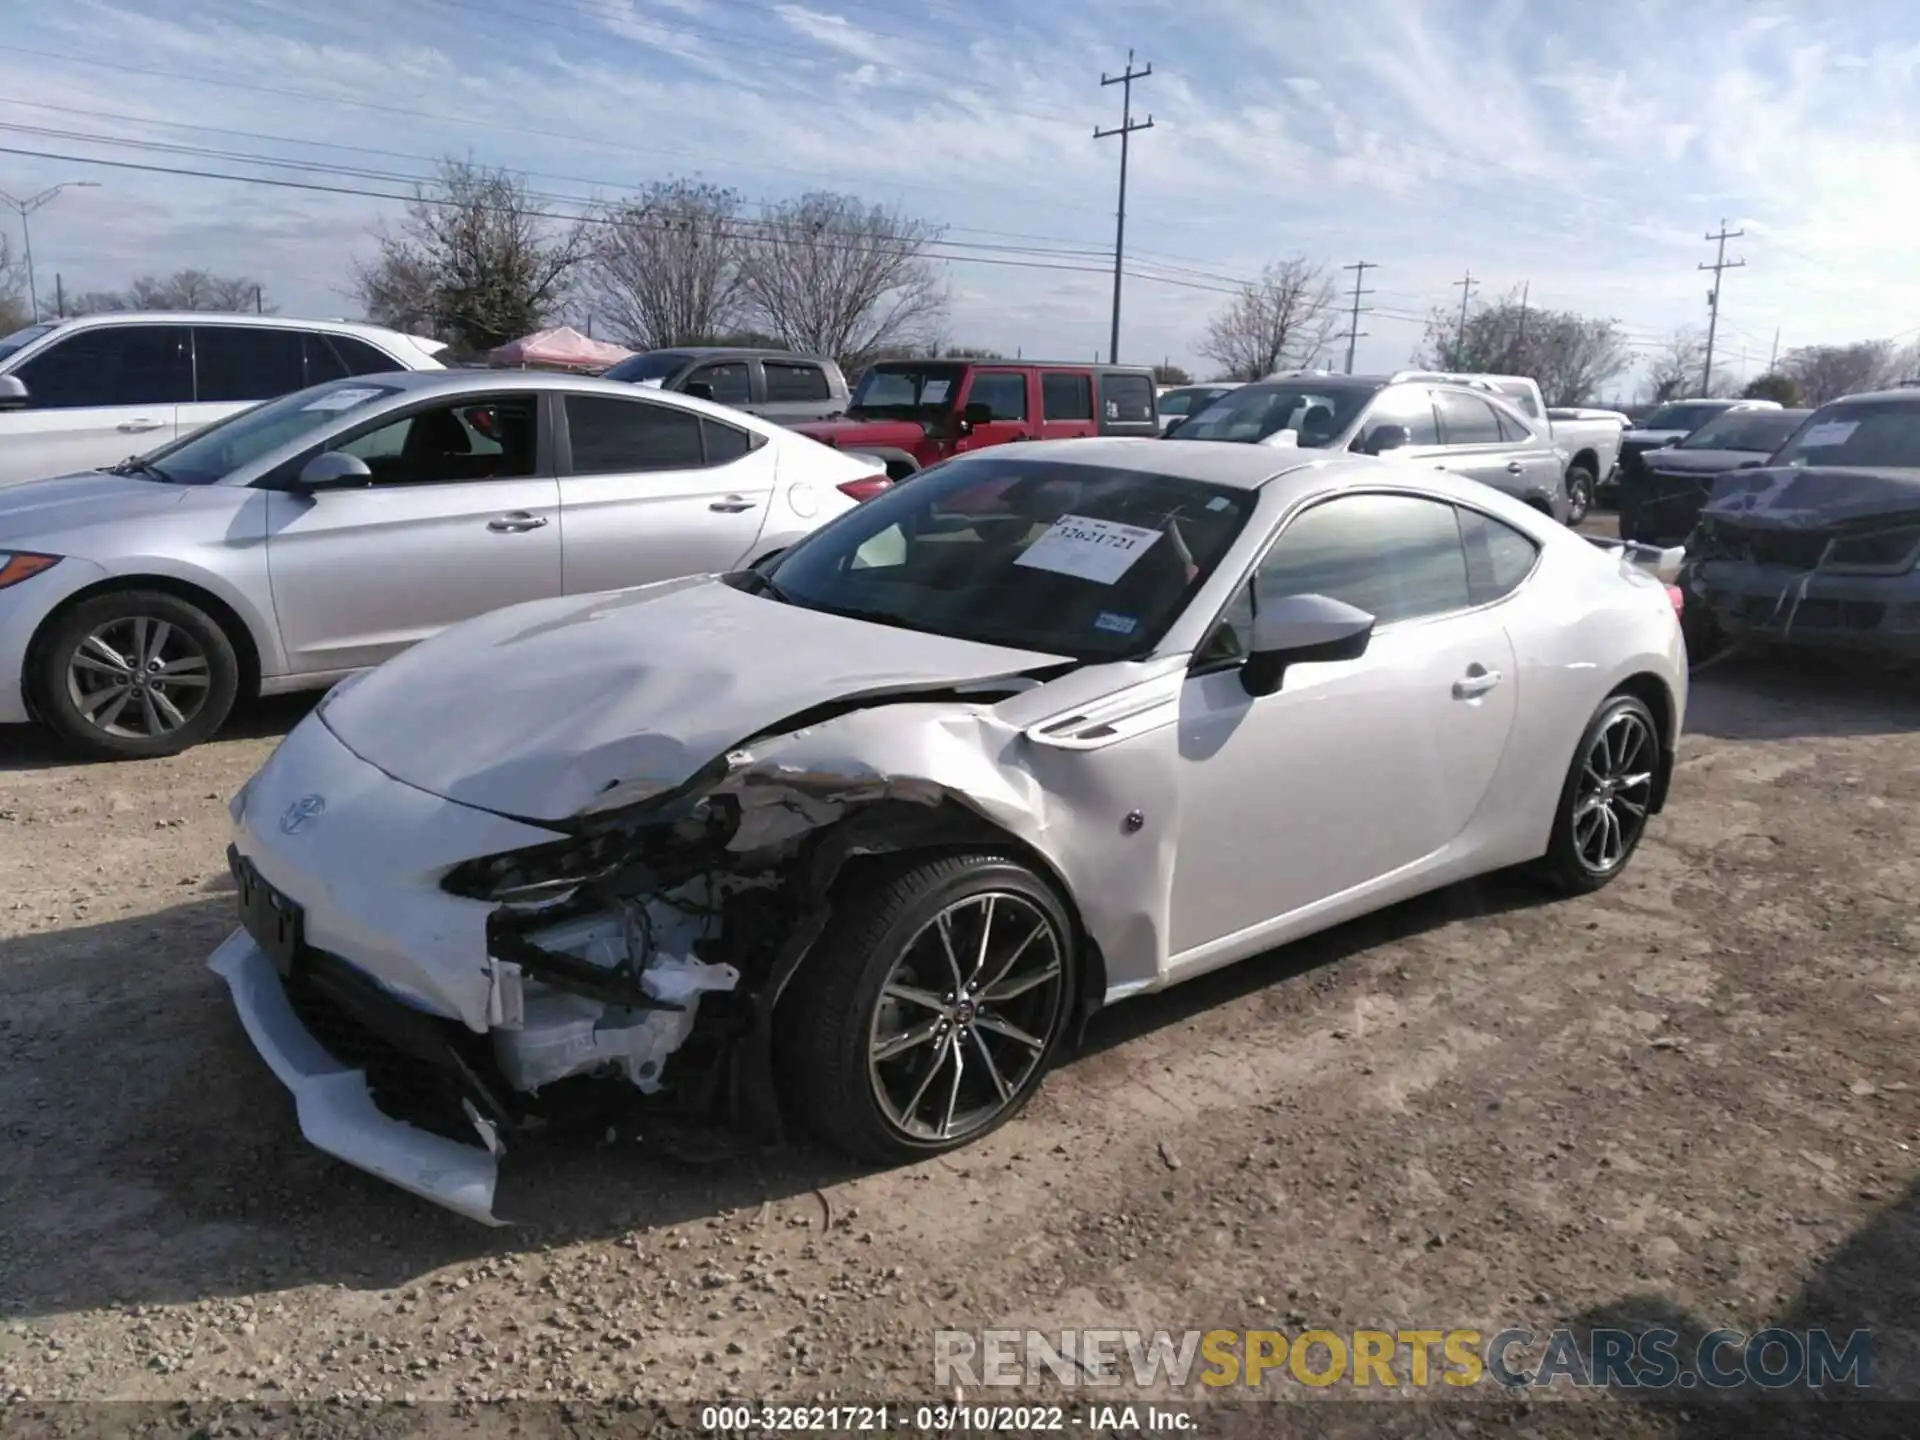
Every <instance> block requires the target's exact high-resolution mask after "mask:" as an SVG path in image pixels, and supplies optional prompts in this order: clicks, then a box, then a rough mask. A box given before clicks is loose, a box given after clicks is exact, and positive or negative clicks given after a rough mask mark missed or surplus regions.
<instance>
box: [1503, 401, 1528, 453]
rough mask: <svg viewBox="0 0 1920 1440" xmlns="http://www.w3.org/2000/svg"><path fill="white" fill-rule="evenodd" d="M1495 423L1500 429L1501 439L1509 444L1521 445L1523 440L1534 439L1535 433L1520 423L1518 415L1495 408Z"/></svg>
mask: <svg viewBox="0 0 1920 1440" xmlns="http://www.w3.org/2000/svg"><path fill="white" fill-rule="evenodd" d="M1493 423H1494V424H1496V425H1498V426H1499V427H1500V438H1501V439H1502V440H1504V441H1506V442H1508V443H1509V444H1515V445H1517V444H1519V443H1520V442H1521V441H1523V440H1531V439H1533V432H1532V431H1531V430H1529V429H1527V427H1526V426H1525V425H1523V424H1521V423H1520V417H1519V416H1518V415H1509V414H1508V413H1507V412H1506V411H1504V410H1502V409H1500V408H1498V407H1497V406H1496V407H1495V408H1494V412H1493Z"/></svg>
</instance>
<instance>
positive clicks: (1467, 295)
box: [1453, 270, 1473, 363]
mask: <svg viewBox="0 0 1920 1440" xmlns="http://www.w3.org/2000/svg"><path fill="white" fill-rule="evenodd" d="M1453 283H1454V284H1456V285H1458V286H1459V287H1460V330H1459V333H1458V334H1456V335H1455V336H1454V337H1453V358H1454V360H1455V362H1456V363H1457V362H1458V361H1459V359H1460V352H1461V351H1462V350H1463V349H1465V348H1466V344H1467V301H1468V300H1470V299H1471V298H1472V297H1473V271H1471V270H1469V271H1467V274H1466V278H1465V279H1464V280H1456V281H1454V282H1453Z"/></svg>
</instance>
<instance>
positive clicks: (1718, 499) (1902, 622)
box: [1682, 468, 1920, 663]
mask: <svg viewBox="0 0 1920 1440" xmlns="http://www.w3.org/2000/svg"><path fill="white" fill-rule="evenodd" d="M1917 565H1920V473H1916V472H1911V471H1908V472H1898V473H1886V472H1877V471H1874V472H1870V471H1861V470H1837V469H1836V470H1828V469H1815V468H1804V469H1803V468H1794V469H1789V470H1763V471H1749V472H1746V473H1743V474H1738V475H1728V476H1723V477H1722V478H1721V479H1720V480H1719V481H1718V482H1717V483H1716V484H1715V487H1714V492H1713V496H1712V498H1711V500H1710V501H1709V502H1708V504H1707V506H1706V508H1705V510H1704V511H1703V512H1702V514H1701V518H1700V523H1699V525H1698V527H1697V528H1696V529H1695V531H1694V533H1693V535H1692V536H1691V537H1690V539H1689V541H1688V558H1687V566H1686V573H1685V575H1684V577H1683V580H1682V588H1683V589H1684V591H1685V592H1686V596H1687V602H1688V609H1687V614H1688V619H1689V622H1690V626H1691V629H1690V633H1689V636H1688V643H1689V649H1690V652H1691V653H1692V656H1693V659H1694V661H1695V662H1696V663H1699V662H1700V661H1702V660H1705V659H1709V658H1714V657H1716V656H1718V655H1721V654H1725V653H1729V652H1730V651H1732V650H1734V649H1737V648H1743V647H1750V646H1753V645H1792V646H1801V647H1814V648H1825V649H1832V650H1845V651H1856V652H1868V653H1873V654H1879V655H1886V656H1896V657H1901V658H1905V659H1920V573H1916V566H1917Z"/></svg>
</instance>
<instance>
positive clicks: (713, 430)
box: [575, 415, 763, 465]
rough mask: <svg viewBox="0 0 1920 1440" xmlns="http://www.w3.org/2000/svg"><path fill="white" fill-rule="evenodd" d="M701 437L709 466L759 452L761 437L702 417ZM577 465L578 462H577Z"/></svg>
mask: <svg viewBox="0 0 1920 1440" xmlns="http://www.w3.org/2000/svg"><path fill="white" fill-rule="evenodd" d="M700 435H701V439H702V441H703V442H704V443H705V445H706V449H707V464H709V465H725V464H728V463H729V462H731V461H734V460H738V459H739V458H740V457H741V456H743V455H746V454H748V453H750V452H751V451H754V450H758V449H759V448H760V446H761V444H762V443H763V442H762V440H761V437H760V436H758V435H755V434H753V433H752V432H751V431H747V430H742V429H741V428H740V427H739V426H737V425H722V424H721V423H720V422H719V421H718V420H709V419H708V418H707V417H706V416H704V415H702V416H701V417H700ZM575 463H576V465H577V463H578V462H577V461H576V462H575Z"/></svg>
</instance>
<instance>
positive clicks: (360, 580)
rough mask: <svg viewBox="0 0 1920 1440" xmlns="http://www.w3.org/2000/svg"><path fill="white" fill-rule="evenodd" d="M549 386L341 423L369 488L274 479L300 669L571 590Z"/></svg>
mask: <svg viewBox="0 0 1920 1440" xmlns="http://www.w3.org/2000/svg"><path fill="white" fill-rule="evenodd" d="M541 429H542V427H541V424H540V402H539V396H538V395H536V394H533V393H528V392H524V391H522V392H516V391H512V390H501V391H484V392H481V393H478V394H468V395H462V396H460V397H458V398H457V399H453V398H448V399H439V400H435V401H432V402H430V403H424V404H422V405H420V406H418V407H416V408H413V409H411V410H409V411H408V412H407V413H405V414H404V415H401V416H399V417H395V416H393V415H391V414H389V415H385V416H382V417H379V418H377V419H374V420H370V421H367V422H364V423H363V424H361V425H359V426H356V427H354V428H352V429H349V430H346V431H343V432H342V433H341V434H340V435H339V436H338V437H337V438H336V439H334V440H333V441H332V442H330V443H329V444H328V445H327V446H326V447H325V448H326V449H329V450H342V451H345V452H346V453H348V454H351V455H357V456H359V457H360V458H361V459H362V460H364V461H366V463H367V466H368V468H369V469H370V470H371V471H372V472H373V479H372V481H371V483H369V484H367V485H365V486H358V487H351V488H344V489H327V490H320V491H316V492H314V493H312V494H310V495H307V494H300V493H298V492H297V491H291V490H282V489H274V490H272V491H270V493H269V499H268V507H267V571H268V574H269V576H270V577H271V580H272V585H273V607H274V613H275V615H276V616H277V618H278V622H279V627H280V637H281V642H282V644H283V645H284V646H285V648H286V653H287V657H288V663H289V665H290V666H291V668H292V669H293V671H294V672H295V673H296V674H313V673H318V672H325V671H334V670H350V669H356V668H358V667H360V666H363V665H378V664H379V663H380V662H381V661H383V660H386V659H389V658H391V657H392V656H394V655H397V654H398V653H399V652H400V651H402V650H404V649H406V648H407V647H408V646H409V645H412V644H413V643H415V642H416V641H419V640H424V639H426V638H427V637H428V636H430V635H432V634H434V633H435V632H436V631H439V630H441V629H444V628H445V627H446V626H448V625H453V624H457V623H458V622H460V621H462V620H467V619H470V618H472V617H473V616H475V615H482V614H485V613H486V612H488V611H490V610H497V609H499V608H501V607H502V606H505V605H514V604H518V603H519V602H521V601H523V600H540V599H545V598H547V597H550V596H555V595H558V594H560V593H561V584H562V574H561V566H560V526H559V524H558V520H559V515H560V492H559V484H558V482H557V481H556V480H555V479H554V475H553V466H552V460H551V456H550V454H549V447H547V446H545V445H543V444H542V443H541V439H540V432H541Z"/></svg>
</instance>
